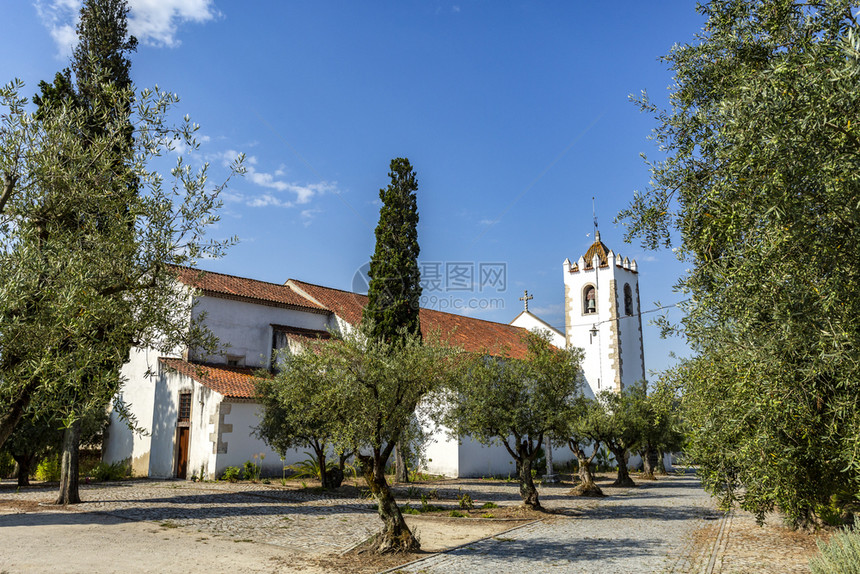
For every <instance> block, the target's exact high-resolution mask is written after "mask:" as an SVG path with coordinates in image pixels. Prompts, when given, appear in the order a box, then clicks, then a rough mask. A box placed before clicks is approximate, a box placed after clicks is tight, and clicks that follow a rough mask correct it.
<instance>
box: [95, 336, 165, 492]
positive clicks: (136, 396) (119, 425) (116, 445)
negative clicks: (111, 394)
mask: <svg viewBox="0 0 860 574" xmlns="http://www.w3.org/2000/svg"><path fill="white" fill-rule="evenodd" d="M159 356H160V353H159V352H158V351H157V350H155V349H137V348H135V349H132V350H131V352H130V353H129V360H128V362H127V363H126V364H125V365H123V367H122V369H121V375H122V377H123V379H124V382H123V385H122V387H121V388H120V392H119V394H120V397H121V400H122V401H123V402H124V403H125V404H126V406H127V408H128V409H129V410H130V411H131V412H132V413H133V414H134V416H135V417H136V419H137V426H139V427H141V428H143V429H145V430H146V432H147V434H143V435H141V434H137V433H134V432H132V430H131V429H129V428H128V425H127V424H126V423H125V422H123V421H121V420H119V417H118V416H117V414H116V413H115V412H111V420H110V426H109V427H108V432H107V437H106V438H105V441H104V444H103V446H102V458H103V460H104V461H105V462H108V463H115V462H127V463H129V464H131V469H132V473H133V474H134V475H135V476H146V475H147V474H148V473H149V464H150V450H151V442H152V431H153V416H154V414H155V411H156V408H155V407H156V405H155V389H156V384H157V382H158V357H159ZM147 372H151V373H152V374H153V376H151V377H148V376H147Z"/></svg>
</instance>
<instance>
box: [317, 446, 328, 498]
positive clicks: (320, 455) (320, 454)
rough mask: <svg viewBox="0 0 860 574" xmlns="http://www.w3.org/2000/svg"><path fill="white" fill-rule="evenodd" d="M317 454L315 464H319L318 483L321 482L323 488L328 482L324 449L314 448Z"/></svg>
mask: <svg viewBox="0 0 860 574" xmlns="http://www.w3.org/2000/svg"><path fill="white" fill-rule="evenodd" d="M314 450H316V454H317V464H318V465H320V484H322V487H323V488H326V484H328V476H327V475H328V469H327V468H326V461H325V449H324V448H316V447H315V448H314Z"/></svg>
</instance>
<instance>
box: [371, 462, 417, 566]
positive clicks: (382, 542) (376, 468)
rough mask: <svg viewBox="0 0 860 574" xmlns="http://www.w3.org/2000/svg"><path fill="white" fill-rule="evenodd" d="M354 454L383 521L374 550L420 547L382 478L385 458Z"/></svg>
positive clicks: (401, 550) (405, 549)
mask: <svg viewBox="0 0 860 574" xmlns="http://www.w3.org/2000/svg"><path fill="white" fill-rule="evenodd" d="M356 458H357V459H358V460H359V462H360V464H361V473H362V474H363V475H364V480H365V481H366V482H367V486H368V487H369V488H370V491H371V492H372V493H373V496H374V497H376V502H377V505H378V511H379V517H380V518H381V519H382V521H383V522H384V523H385V526H383V528H382V532H380V533H379V537H378V538H377V541H376V543H375V544H374V548H375V549H376V551H377V552H379V553H381V554H384V553H387V552H414V551H416V550H419V549H420V548H421V545H420V544H419V543H418V540H417V539H416V538H415V537H414V536H413V535H412V531H411V530H409V527H408V526H407V525H406V521H405V520H404V519H403V515H402V514H401V513H400V508H398V507H397V502H396V501H395V500H394V496H393V495H392V494H391V489H390V488H389V487H388V482H386V480H385V462H386V461H385V460H384V459H383V458H382V457H381V456H380V455H379V454H377V453H376V452H374V456H366V455H362V454H357V455H356Z"/></svg>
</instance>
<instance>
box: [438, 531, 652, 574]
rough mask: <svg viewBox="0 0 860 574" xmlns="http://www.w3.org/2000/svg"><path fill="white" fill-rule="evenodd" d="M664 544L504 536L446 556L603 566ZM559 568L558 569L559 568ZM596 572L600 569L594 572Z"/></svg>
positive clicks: (618, 540)
mask: <svg viewBox="0 0 860 574" xmlns="http://www.w3.org/2000/svg"><path fill="white" fill-rule="evenodd" d="M661 546H663V542H662V541H661V540H659V539H649V538H646V539H633V538H590V537H587V538H579V539H566V540H564V541H560V540H553V539H549V538H545V537H537V538H527V539H513V538H508V537H506V536H504V535H500V536H494V537H493V538H490V539H487V540H483V541H481V542H478V543H474V544H469V545H467V546H465V547H463V548H460V549H457V550H454V551H451V552H449V553H448V554H449V555H454V556H458V555H459V556H475V555H480V556H481V558H482V559H489V560H494V559H495V560H501V561H504V562H506V563H510V562H511V561H513V560H516V559H517V558H527V559H529V560H532V559H534V560H537V559H539V560H540V561H541V562H557V561H566V562H591V561H600V562H602V563H604V562H605V561H606V559H607V557H611V556H625V557H630V556H641V557H643V558H644V557H647V556H654V555H655V552H656V551H657V549H658V548H659V547H661ZM559 566H560V565H559ZM595 571H599V569H597V570H595Z"/></svg>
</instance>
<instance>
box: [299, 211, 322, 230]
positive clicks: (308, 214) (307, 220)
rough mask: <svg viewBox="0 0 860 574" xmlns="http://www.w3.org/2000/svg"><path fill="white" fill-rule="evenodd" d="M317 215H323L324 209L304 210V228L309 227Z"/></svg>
mask: <svg viewBox="0 0 860 574" xmlns="http://www.w3.org/2000/svg"><path fill="white" fill-rule="evenodd" d="M317 213H322V209H303V210H302V222H303V223H304V226H305V227H307V226H309V225H310V224H311V223H313V220H314V219H315V218H316V216H317Z"/></svg>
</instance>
